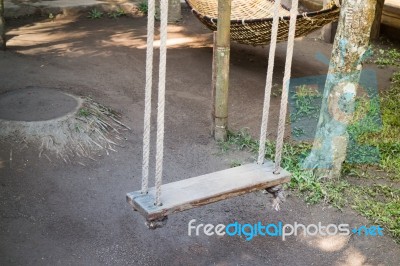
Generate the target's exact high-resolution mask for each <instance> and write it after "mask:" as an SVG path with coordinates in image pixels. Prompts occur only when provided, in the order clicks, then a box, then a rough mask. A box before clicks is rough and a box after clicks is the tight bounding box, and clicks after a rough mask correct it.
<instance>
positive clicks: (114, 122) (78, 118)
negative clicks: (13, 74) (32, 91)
mask: <svg viewBox="0 0 400 266" xmlns="http://www.w3.org/2000/svg"><path fill="white" fill-rule="evenodd" d="M79 100H80V108H79V109H78V110H77V111H76V112H73V113H70V114H68V115H66V116H63V117H61V118H57V119H52V120H47V121H33V122H23V121H5V120H1V119H0V128H1V130H0V138H2V139H6V140H13V141H16V142H17V143H18V142H20V143H22V142H24V143H26V144H28V145H29V144H37V145H38V147H39V151H38V152H39V157H46V158H48V159H49V158H50V157H54V156H55V157H57V158H60V159H62V160H64V161H65V162H71V159H72V158H73V157H74V156H78V157H88V158H92V154H93V153H94V152H98V151H104V152H106V153H107V154H109V151H116V150H115V147H116V146H119V144H118V143H121V142H122V141H123V137H122V136H121V132H122V131H124V130H127V129H129V127H127V126H126V125H124V124H123V123H122V122H121V121H120V120H119V119H120V115H119V114H118V113H116V112H114V111H113V110H111V109H110V108H107V107H105V106H103V105H100V104H98V103H96V102H94V101H93V100H92V99H91V98H81V99H79Z"/></svg>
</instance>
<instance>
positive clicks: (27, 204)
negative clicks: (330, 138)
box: [0, 10, 400, 265]
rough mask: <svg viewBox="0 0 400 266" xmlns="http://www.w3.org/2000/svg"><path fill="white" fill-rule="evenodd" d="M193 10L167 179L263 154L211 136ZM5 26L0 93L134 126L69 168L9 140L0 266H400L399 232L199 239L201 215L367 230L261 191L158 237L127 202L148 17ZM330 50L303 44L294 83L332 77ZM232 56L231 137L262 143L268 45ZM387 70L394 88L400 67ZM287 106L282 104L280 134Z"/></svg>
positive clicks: (175, 32) (174, 104)
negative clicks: (84, 109)
mask: <svg viewBox="0 0 400 266" xmlns="http://www.w3.org/2000/svg"><path fill="white" fill-rule="evenodd" d="M183 13H184V14H183V15H184V18H183V21H182V23H181V24H179V25H175V26H170V28H169V32H170V34H169V38H170V45H171V46H170V49H169V50H168V72H167V96H166V99H167V104H166V143H165V166H164V173H165V175H164V180H165V182H171V181H175V180H180V179H183V178H188V177H192V176H196V175H200V174H205V173H209V172H213V171H216V170H221V169H225V168H227V167H230V164H231V162H232V161H233V160H241V161H244V162H245V161H252V160H253V159H254V158H253V157H252V155H251V154H249V153H246V152H228V153H226V154H222V155H221V154H220V152H219V151H220V150H219V149H218V146H217V145H216V143H215V142H214V140H213V139H212V137H211V136H210V134H209V130H210V116H209V113H210V82H211V56H212V49H211V34H210V32H209V31H208V30H206V29H205V28H204V27H203V26H202V25H201V24H199V23H198V21H196V20H195V18H194V17H193V16H192V15H191V14H190V12H189V11H188V10H185V11H184V12H183ZM8 23H9V31H8V36H9V42H8V45H9V50H8V51H6V52H0V81H1V85H0V93H3V92H6V91H10V90H17V89H20V88H25V87H28V86H35V87H39V86H40V87H45V88H54V89H59V90H62V91H65V92H68V93H71V94H75V95H82V96H91V97H93V99H94V100H95V101H97V102H100V103H101V104H104V105H107V106H110V107H112V108H113V109H115V110H118V111H120V112H121V113H122V119H123V122H124V123H126V124H128V125H130V127H131V128H132V131H129V132H126V134H125V137H126V138H127V141H126V142H125V143H123V147H121V148H119V149H118V150H117V152H114V153H111V154H110V155H109V156H107V155H105V154H98V155H96V160H95V161H92V160H89V159H81V158H76V162H75V163H71V164H65V163H63V162H61V161H59V160H57V159H56V158H50V159H51V161H49V160H47V159H46V158H38V152H37V149H36V147H35V144H30V143H23V141H20V142H18V143H9V142H7V141H3V142H1V144H0V147H1V148H0V162H1V163H0V184H1V185H0V199H1V201H0V213H1V221H0V264H1V265H99V264H109V265H125V264H126V265H164V264H165V265H232V264H235V265H400V249H399V246H398V245H397V244H395V243H394V241H393V240H392V239H391V238H390V237H389V236H388V235H385V236H383V237H374V238H371V237H370V238H368V237H360V236H354V235H353V236H351V237H339V236H335V237H310V238H306V237H302V236H298V237H290V238H288V240H286V241H282V240H281V239H279V238H275V237H258V238H255V239H253V240H252V241H245V239H243V238H240V237H228V236H225V237H217V236H209V237H208V236H205V235H201V236H197V237H196V236H188V233H187V231H188V222H189V221H190V220H191V219H196V220H197V223H200V222H202V223H213V224H218V223H225V224H228V223H231V222H234V221H240V222H243V223H256V222H257V221H264V222H278V221H283V223H294V222H298V223H304V224H310V223H318V222H321V223H323V224H330V223H333V224H339V223H348V224H350V225H352V226H353V225H363V224H370V223H369V222H368V221H367V220H366V219H364V218H362V217H360V216H359V215H357V214H356V213H354V212H352V211H350V210H344V211H343V212H339V211H337V210H336V209H334V208H330V207H328V206H324V205H313V206H309V205H307V204H305V203H304V202H303V200H302V199H299V198H297V197H294V196H290V195H289V197H288V199H287V201H286V203H285V204H284V205H283V206H282V210H281V211H279V212H275V211H272V210H271V209H270V207H269V206H270V205H269V204H270V198H269V197H267V196H265V195H264V194H262V193H253V194H249V195H245V196H241V197H238V198H234V199H230V200H226V201H223V202H219V203H216V204H213V205H209V206H206V207H202V208H199V209H194V210H190V211H187V212H184V213H180V214H176V215H174V216H171V217H170V218H169V221H168V224H167V225H166V227H164V228H163V229H160V230H155V231H150V230H148V229H147V228H146V227H145V226H144V220H143V218H142V217H141V216H140V215H138V214H137V213H134V212H133V211H132V209H131V208H130V207H129V205H128V204H127V203H126V201H125V195H126V193H127V192H130V191H134V190H137V189H139V187H140V176H141V168H140V167H141V152H142V148H141V145H142V139H141V137H142V127H143V122H142V121H143V97H144V89H143V88H144V69H145V34H146V19H145V18H144V17H137V18H120V19H117V20H114V19H106V18H105V19H100V20H90V19H88V18H86V17H85V16H83V17H80V18H78V17H68V18H63V19H57V20H55V21H49V20H48V19H44V18H35V17H30V18H24V19H15V20H9V22H8ZM330 49H331V45H329V44H325V43H322V42H320V41H318V40H316V39H315V36H309V37H307V38H304V39H299V40H298V41H297V42H296V46H295V55H294V60H293V70H292V73H293V74H292V76H294V77H305V76H314V75H322V74H324V73H326V72H327V68H328V66H327V65H326V64H325V63H323V62H321V61H318V60H316V59H315V53H316V52H321V53H322V54H324V55H325V56H327V57H329V55H330ZM231 57H232V60H231V87H230V102H229V106H230V117H229V120H230V128H231V129H233V130H238V129H241V128H245V127H247V128H249V130H250V132H251V133H252V134H253V135H254V136H258V131H259V124H260V119H261V108H262V99H263V94H264V84H265V73H266V61H267V60H266V58H267V49H266V48H254V47H246V46H242V45H236V44H235V45H233V46H232V56H231ZM157 58H158V57H157V56H156V60H157ZM284 59H285V44H279V45H278V48H277V56H276V70H275V73H276V77H275V79H274V83H276V84H281V80H282V72H283V67H284ZM368 67H371V68H373V66H368ZM376 70H377V73H378V83H379V85H380V88H382V89H384V88H386V87H387V86H388V84H389V77H390V76H391V72H390V71H388V70H380V69H376ZM155 84H156V83H155ZM277 87H278V86H275V89H277ZM153 99H154V100H156V95H154V97H153ZM155 105H156V101H154V103H153V106H155ZM278 107H279V100H278V98H277V97H273V99H272V114H271V123H270V128H271V129H272V132H271V133H272V135H274V130H273V128H275V127H276V126H275V125H276V124H277V119H276V118H277V113H278ZM154 113H155V112H153V114H154ZM154 118H155V117H154V116H153V121H155V119H154ZM0 130H1V129H0ZM11 152H12V160H10V159H9V158H10V154H11ZM78 162H79V163H81V164H78Z"/></svg>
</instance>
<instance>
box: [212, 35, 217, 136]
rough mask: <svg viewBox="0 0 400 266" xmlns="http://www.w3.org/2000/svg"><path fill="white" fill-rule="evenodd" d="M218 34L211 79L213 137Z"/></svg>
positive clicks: (215, 41) (214, 40)
mask: <svg viewBox="0 0 400 266" xmlns="http://www.w3.org/2000/svg"><path fill="white" fill-rule="evenodd" d="M216 56H217V32H216V31H214V32H213V55H212V70H211V71H212V79H211V135H214V128H215V91H216V80H217V66H216V65H217V59H216Z"/></svg>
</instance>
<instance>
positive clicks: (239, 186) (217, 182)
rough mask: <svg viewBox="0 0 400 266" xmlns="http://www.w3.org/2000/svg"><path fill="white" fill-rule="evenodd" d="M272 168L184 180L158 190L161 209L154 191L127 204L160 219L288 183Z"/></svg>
mask: <svg viewBox="0 0 400 266" xmlns="http://www.w3.org/2000/svg"><path fill="white" fill-rule="evenodd" d="M273 168H274V165H273V163H272V162H270V161H267V162H265V163H264V164H263V165H258V164H255V163H254V164H253V163H252V164H246V165H242V166H239V167H235V168H230V169H227V170H222V171H219V172H214V173H211V174H206V175H201V176H197V177H192V178H189V179H184V180H181V181H177V182H172V183H168V184H164V185H162V186H161V193H162V194H161V201H162V206H155V205H154V199H155V188H154V187H152V188H150V189H149V192H148V194H142V193H141V192H140V191H135V192H130V193H128V194H127V195H126V199H127V202H128V203H129V204H131V205H132V206H133V208H134V209H135V210H137V211H139V213H141V214H142V215H143V216H144V217H145V218H146V219H147V220H148V221H153V220H157V219H160V218H162V217H165V216H168V215H169V214H173V213H176V212H181V211H184V210H189V209H192V208H196V207H199V206H202V205H206V204H209V203H213V202H217V201H220V200H224V199H228V198H232V197H235V196H239V195H242V194H245V193H250V192H253V191H256V190H260V189H265V188H268V187H272V186H276V185H279V184H282V183H285V182H288V181H289V180H290V173H289V172H287V171H285V170H283V169H282V170H281V172H280V174H274V173H273Z"/></svg>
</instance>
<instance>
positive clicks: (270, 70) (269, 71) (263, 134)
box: [257, 0, 281, 164]
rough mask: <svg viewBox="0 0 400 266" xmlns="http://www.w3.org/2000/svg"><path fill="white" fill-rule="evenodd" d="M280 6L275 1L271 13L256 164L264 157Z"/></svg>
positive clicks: (279, 3)
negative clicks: (272, 15) (270, 31)
mask: <svg viewBox="0 0 400 266" xmlns="http://www.w3.org/2000/svg"><path fill="white" fill-rule="evenodd" d="M280 5H281V0H276V1H275V4H274V11H273V12H274V17H273V22H272V33H271V46H270V47H269V56H268V69H267V80H266V84H265V95H264V107H263V115H262V122H261V133H260V146H259V149H258V160H257V163H258V164H263V163H264V157H265V141H266V138H267V128H268V118H269V108H270V100H271V89H272V77H273V73H274V61H275V51H276V42H277V38H278V26H279V7H280Z"/></svg>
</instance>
